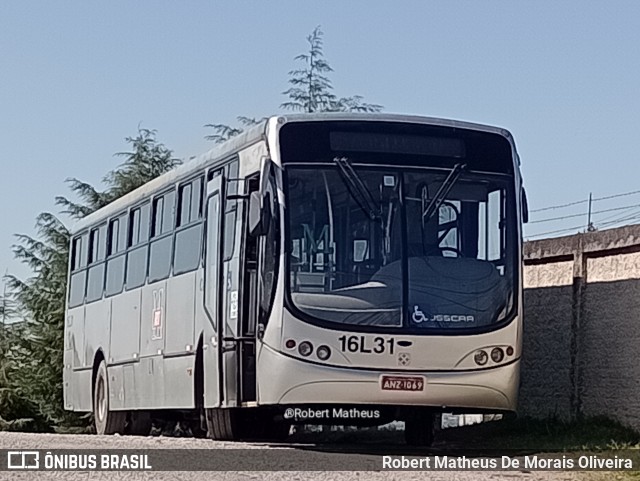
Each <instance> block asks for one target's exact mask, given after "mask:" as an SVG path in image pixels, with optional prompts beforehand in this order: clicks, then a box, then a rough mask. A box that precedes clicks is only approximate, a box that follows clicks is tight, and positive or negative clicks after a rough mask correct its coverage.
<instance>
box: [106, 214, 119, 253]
mask: <svg viewBox="0 0 640 481" xmlns="http://www.w3.org/2000/svg"><path fill="white" fill-rule="evenodd" d="M119 233H120V221H119V220H118V219H112V220H111V222H109V244H108V245H107V255H108V256H110V255H112V254H115V253H116V252H118V238H119V235H120V234H119Z"/></svg>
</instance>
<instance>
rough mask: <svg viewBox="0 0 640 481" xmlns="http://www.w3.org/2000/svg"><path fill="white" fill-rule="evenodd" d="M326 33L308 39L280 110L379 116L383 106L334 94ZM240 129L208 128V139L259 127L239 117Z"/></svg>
mask: <svg viewBox="0 0 640 481" xmlns="http://www.w3.org/2000/svg"><path fill="white" fill-rule="evenodd" d="M323 36H324V33H323V32H322V30H321V29H320V26H318V27H316V28H315V29H314V30H313V32H312V33H311V34H310V35H309V36H308V37H307V42H308V43H309V50H308V51H306V52H305V53H302V54H300V55H297V56H296V57H295V58H294V60H295V61H298V62H302V64H303V65H302V67H301V68H298V69H294V70H291V71H290V72H289V80H288V83H289V84H291V87H289V89H287V90H285V91H284V92H282V94H283V95H285V96H286V97H287V98H288V100H287V101H285V102H283V103H282V104H281V105H280V107H281V108H282V109H284V110H291V111H297V112H309V113H313V112H379V111H381V110H382V105H378V104H370V103H367V102H364V99H363V97H362V96H360V95H353V96H351V97H338V96H336V94H335V93H334V92H333V83H332V82H331V79H330V78H329V75H330V74H331V72H333V69H332V68H331V66H330V65H329V63H328V62H327V60H326V59H325V57H324V43H323ZM237 120H238V122H239V123H240V125H241V126H240V127H231V126H229V125H225V124H207V125H205V127H210V128H213V130H214V132H213V134H211V135H207V136H206V137H205V139H207V140H212V141H213V142H215V143H222V142H225V141H227V140H229V139H230V138H231V137H234V136H235V135H238V134H240V133H242V132H243V131H244V129H243V127H250V126H252V125H255V124H256V123H258V121H256V120H255V119H251V118H247V117H238V118H237Z"/></svg>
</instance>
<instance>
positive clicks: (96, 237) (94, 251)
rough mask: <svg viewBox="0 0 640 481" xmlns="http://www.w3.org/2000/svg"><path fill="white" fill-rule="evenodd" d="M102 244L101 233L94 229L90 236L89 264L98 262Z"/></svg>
mask: <svg viewBox="0 0 640 481" xmlns="http://www.w3.org/2000/svg"><path fill="white" fill-rule="evenodd" d="M99 242H100V231H99V230H98V229H93V230H92V231H91V233H90V234H89V264H92V263H94V262H97V261H98V260H99V259H98V245H99Z"/></svg>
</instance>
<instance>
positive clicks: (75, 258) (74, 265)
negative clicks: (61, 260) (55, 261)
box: [71, 237, 82, 271]
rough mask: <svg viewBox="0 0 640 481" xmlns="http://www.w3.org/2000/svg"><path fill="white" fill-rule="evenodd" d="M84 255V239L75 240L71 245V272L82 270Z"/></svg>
mask: <svg viewBox="0 0 640 481" xmlns="http://www.w3.org/2000/svg"><path fill="white" fill-rule="evenodd" d="M81 255H82V237H76V238H75V239H73V243H72V245H71V270H72V271H75V270H76V269H79V268H80V256H81Z"/></svg>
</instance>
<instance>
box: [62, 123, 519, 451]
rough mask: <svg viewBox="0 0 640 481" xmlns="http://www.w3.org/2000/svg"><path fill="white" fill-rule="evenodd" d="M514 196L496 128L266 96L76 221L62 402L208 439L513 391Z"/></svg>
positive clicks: (470, 401)
mask: <svg viewBox="0 0 640 481" xmlns="http://www.w3.org/2000/svg"><path fill="white" fill-rule="evenodd" d="M525 217H526V200H525V197H524V190H523V188H522V181H521V177H520V172H519V159H518V155H517V153H516V149H515V144H514V141H513V138H512V136H511V135H510V133H509V132H508V131H506V130H504V129H501V128H495V127H488V126H484V125H477V124H471V123H465V122H458V121H452V120H442V119H435V118H426V117H413V116H399V115H388V114H307V115H287V116H277V117H271V118H269V119H268V120H265V121H264V122H262V123H261V124H260V125H258V126H256V127H254V128H252V129H251V130H249V131H247V132H245V133H243V134H241V135H239V136H237V137H235V138H233V139H232V140H230V141H228V142H226V143H224V144H222V145H221V146H219V147H216V148H214V149H213V150H211V151H210V152H208V153H206V154H204V155H202V156H200V157H199V158H196V159H193V160H190V161H188V162H186V163H185V164H184V165H182V166H180V167H178V168H176V169H175V170H173V171H171V172H169V173H167V174H164V175H162V176H161V177H159V178H157V179H155V180H153V181H151V182H149V183H148V184H146V185H144V186H142V187H140V188H138V189H137V190H135V191H133V192H131V193H129V194H127V195H126V196H124V197H122V198H120V199H118V200H116V201H115V202H113V203H112V204H110V205H108V206H107V207H105V208H103V209H100V210H98V211H97V212H95V213H93V214H91V215H89V216H87V217H86V218H84V219H83V220H81V221H80V222H78V224H77V225H76V226H75V227H74V228H73V230H72V240H71V255H70V266H69V289H68V300H67V312H66V323H65V352H64V363H65V366H64V402H65V408H66V409H69V410H74V411H81V412H82V411H85V412H93V414H94V418H95V427H96V430H97V432H98V433H99V434H110V433H145V432H147V431H148V430H149V426H150V421H149V419H150V417H151V416H158V417H162V416H170V415H172V416H180V417H181V419H184V420H189V419H191V420H193V421H194V423H195V424H196V425H198V426H201V427H202V429H203V430H206V433H207V434H208V436H209V437H211V438H214V439H229V440H232V439H249V438H252V437H272V438H278V437H283V436H286V435H287V433H288V432H289V427H290V424H291V423H296V422H297V423H304V424H355V425H358V424H383V423H386V422H389V421H391V420H402V421H405V426H406V427H405V437H406V439H407V442H409V443H411V444H422V445H424V444H428V443H430V442H431V440H432V429H431V427H432V425H433V419H434V416H435V414H437V413H439V412H478V413H482V412H504V411H513V410H515V408H516V402H517V391H518V384H519V368H520V356H521V344H522V281H521V272H522V269H521V259H522V242H521V239H522V222H523V220H524V219H525Z"/></svg>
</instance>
